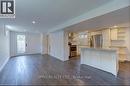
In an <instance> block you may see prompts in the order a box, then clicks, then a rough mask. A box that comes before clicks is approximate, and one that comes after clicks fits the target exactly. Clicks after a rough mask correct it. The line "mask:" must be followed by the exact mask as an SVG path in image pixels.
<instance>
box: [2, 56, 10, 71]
mask: <svg viewBox="0 0 130 86" xmlns="http://www.w3.org/2000/svg"><path fill="white" fill-rule="evenodd" d="M8 61H9V58H7V59H6V60H5V62H4V63H3V65H2V66H1V67H0V72H1V71H2V69H3V68H4V67H5V65H6V64H7V62H8Z"/></svg>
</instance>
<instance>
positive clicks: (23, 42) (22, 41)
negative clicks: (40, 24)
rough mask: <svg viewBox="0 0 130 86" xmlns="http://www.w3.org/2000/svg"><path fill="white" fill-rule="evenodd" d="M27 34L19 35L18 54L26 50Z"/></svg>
mask: <svg viewBox="0 0 130 86" xmlns="http://www.w3.org/2000/svg"><path fill="white" fill-rule="evenodd" d="M26 46H27V45H26V36H25V35H17V54H18V55H20V54H24V53H25V52H26Z"/></svg>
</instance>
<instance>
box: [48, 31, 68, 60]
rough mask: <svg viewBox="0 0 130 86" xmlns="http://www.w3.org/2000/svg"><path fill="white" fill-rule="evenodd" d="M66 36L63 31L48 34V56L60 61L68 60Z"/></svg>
mask: <svg viewBox="0 0 130 86" xmlns="http://www.w3.org/2000/svg"><path fill="white" fill-rule="evenodd" d="M67 38H68V35H67V32H64V31H63V30H59V31H55V32H52V33H50V34H49V42H50V43H49V44H50V55H52V56H54V57H56V58H57V59H60V60H62V61H66V60H68V57H69V56H68V47H67V46H68V41H67V40H68V39H67Z"/></svg>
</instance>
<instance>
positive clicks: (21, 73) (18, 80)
mask: <svg viewBox="0 0 130 86" xmlns="http://www.w3.org/2000/svg"><path fill="white" fill-rule="evenodd" d="M129 73H130V62H125V63H120V70H119V74H118V77H117V78H115V77H114V76H113V75H112V74H110V73H107V72H104V71H101V70H98V69H95V68H92V67H90V66H86V65H80V60H79V59H77V58H76V59H75V58H72V59H71V60H69V61H65V62H62V61H60V60H58V59H55V58H53V57H51V56H49V55H43V56H42V55H40V54H35V55H25V56H18V57H12V58H11V59H10V60H9V62H8V63H7V65H6V66H5V68H4V69H3V70H2V71H1V72H0V85H8V84H9V85H72V84H73V85H122V84H123V85H130V82H129V81H130V74H129Z"/></svg>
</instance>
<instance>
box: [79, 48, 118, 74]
mask: <svg viewBox="0 0 130 86" xmlns="http://www.w3.org/2000/svg"><path fill="white" fill-rule="evenodd" d="M81 64H86V65H89V66H92V67H95V68H98V69H101V70H103V71H106V72H109V73H112V74H113V75H115V76H117V74H118V69H119V63H118V54H117V51H116V50H114V49H99V48H82V49H81Z"/></svg>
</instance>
